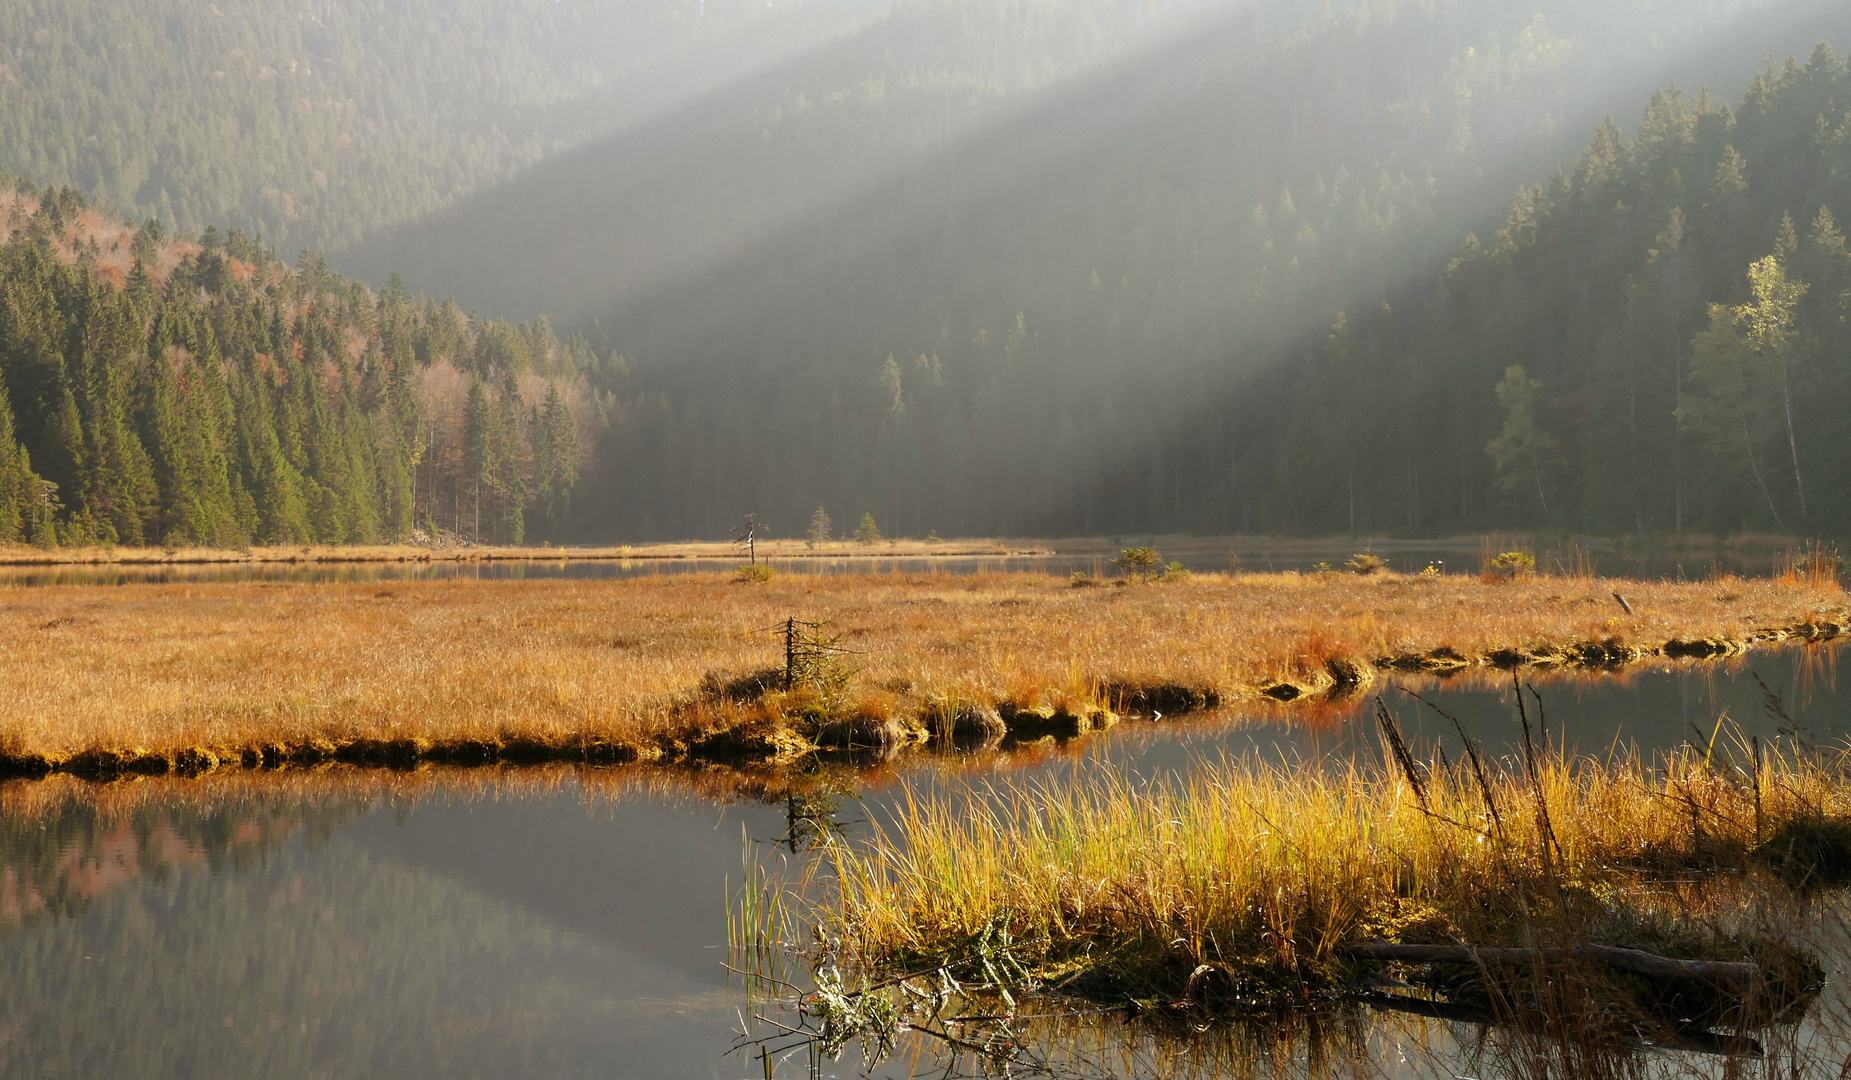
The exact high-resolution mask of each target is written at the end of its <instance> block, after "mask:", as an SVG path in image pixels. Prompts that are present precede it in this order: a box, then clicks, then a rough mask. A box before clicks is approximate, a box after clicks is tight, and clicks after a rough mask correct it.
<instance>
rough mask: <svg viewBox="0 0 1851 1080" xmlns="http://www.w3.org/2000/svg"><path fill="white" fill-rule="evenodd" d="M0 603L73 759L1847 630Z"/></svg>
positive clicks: (844, 590)
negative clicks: (787, 637)
mask: <svg viewBox="0 0 1851 1080" xmlns="http://www.w3.org/2000/svg"><path fill="white" fill-rule="evenodd" d="M1121 580H1122V579H1121ZM1616 594H1617V595H1616ZM0 606H3V607H4V610H5V616H6V617H5V619H4V621H3V623H0V770H3V771H4V772H6V773H7V774H10V775H15V776H43V775H46V774H48V773H51V772H59V771H62V772H69V773H74V774H77V775H81V776H86V777H93V778H109V777H114V776H123V775H136V774H160V773H167V772H179V773H183V774H194V773H199V772H205V771H210V770H212V769H216V768H224V767H241V768H278V767H285V766H309V765H315V764H320V763H325V762H331V761H345V762H352V763H356V764H373V765H382V766H394V767H406V766H411V765H415V764H417V763H420V762H426V761H429V762H447V763H452V764H463V765H467V764H486V763H491V762H521V763H528V762H543V761H578V762H589V763H594V764H617V763H624V762H633V761H654V762H675V761H703V760H704V761H725V762H731V763H766V762H779V761H789V760H792V759H795V758H798V757H801V756H802V755H807V754H812V753H816V752H818V751H827V750H856V751H862V752H871V753H875V754H891V753H893V752H895V751H897V750H899V749H901V748H903V747H906V746H911V745H919V744H922V743H924V742H927V741H928V740H931V739H933V738H940V739H945V740H950V741H964V742H971V743H978V744H981V743H984V742H986V741H991V740H994V739H996V738H1001V737H1006V738H1016V739H1031V738H1042V737H1047V736H1055V737H1064V736H1070V735H1076V734H1080V733H1083V732H1085V731H1089V730H1094V729H1097V728H1101V727H1106V726H1109V725H1111V724H1113V723H1116V722H1118V721H1119V720H1120V719H1121V718H1127V717H1138V718H1143V719H1150V720H1155V719H1169V718H1174V717H1176V716H1179V715H1182V714H1185V713H1189V712H1195V711H1200V710H1204V709H1211V708H1216V707H1220V708H1228V707H1235V706H1238V707H1244V708H1252V709H1256V710H1267V709H1279V710H1284V712H1283V713H1282V715H1289V714H1292V713H1293V711H1295V710H1296V711H1301V712H1302V711H1304V710H1316V709H1329V708H1331V707H1332V703H1335V707H1337V708H1341V709H1342V710H1343V711H1344V712H1346V713H1347V712H1349V711H1350V710H1352V709H1353V708H1354V699H1356V698H1357V697H1359V696H1361V695H1362V693H1363V692H1364V691H1365V690H1366V689H1367V688H1368V687H1369V686H1370V685H1371V684H1372V683H1373V682H1375V681H1376V680H1377V679H1378V678H1379V677H1381V676H1382V675H1383V674H1385V673H1389V672H1395V671H1417V672H1426V673H1431V674H1435V675H1441V676H1448V675H1461V674H1466V675H1469V674H1471V673H1473V672H1483V673H1494V672H1495V671H1496V669H1498V668H1500V667H1524V668H1532V669H1563V668H1572V669H1592V670H1600V671H1613V670H1619V669H1629V668H1630V669H1638V668H1640V667H1641V666H1643V665H1648V664H1654V665H1676V664H1695V663H1704V662H1715V661H1717V660H1718V659H1724V660H1726V659H1727V658H1728V657H1731V656H1734V655H1737V654H1739V653H1741V652H1743V651H1745V650H1748V649H1752V648H1757V647H1766V646H1771V645H1775V644H1778V643H1781V642H1787V641H1792V640H1796V639H1798V640H1805V641H1822V640H1828V639H1832V638H1835V637H1837V636H1838V635H1840V634H1841V633H1843V632H1844V630H1845V629H1846V627H1847V625H1848V624H1851V611H1848V610H1847V606H1846V597H1845V594H1844V593H1843V591H1842V590H1841V589H1840V588H1839V586H1838V585H1837V583H1836V581H1835V580H1831V581H1825V580H1815V579H1807V578H1801V577H1797V576H1790V577H1788V578H1784V579H1770V580H1746V579H1740V578H1732V577H1724V578H1719V579H1715V580H1710V581H1703V582H1688V583H1672V582H1621V581H1612V580H1595V579H1592V578H1557V577H1539V576H1527V575H1519V576H1516V577H1514V578H1508V579H1507V578H1503V577H1497V578H1493V579H1484V578H1480V577H1477V576H1463V575H1450V576H1443V575H1433V574H1427V575H1415V576H1403V575H1396V574H1389V573H1382V572H1376V573H1371V574H1368V575H1358V574H1348V573H1325V574H1306V575H1299V574H1238V575H1229V574H1197V575H1192V576H1188V577H1186V578H1184V577H1180V576H1179V577H1177V578H1175V579H1172V580H1150V581H1145V582H1142V583H1137V584H1129V585H1125V586H1124V587H1115V588H1112V587H1109V588H1075V587H1073V586H1072V585H1071V584H1070V583H1069V582H1066V581H1062V580H1058V579H1054V578H1051V577H1049V576H1046V575H1040V574H989V573H983V574H975V575H969V574H965V575H959V574H949V573H945V574H937V573H926V574H902V573H893V574H875V575H844V576H813V575H789V576H779V577H775V578H773V579H772V580H770V581H769V582H765V583H741V582H737V581H735V580H734V579H733V578H732V576H731V575H723V574H706V575H687V576H678V577H663V578H644V579H632V580H612V581H574V580H527V581H486V580H484V581H441V582H438V581H394V582H390V583H383V584H382V583H379V582H371V583H368V582H337V583H320V584H298V583H275V582H243V583H226V584H218V583H179V584H149V585H138V586H135V587H133V588H122V587H111V586H60V587H58V588H56V589H35V588H31V587H16V588H10V589H0ZM793 618H795V619H798V620H804V621H806V622H808V623H810V624H813V625H814V626H816V627H817V629H816V630H815V633H817V634H820V635H824V636H825V637H827V638H828V639H829V640H830V641H832V642H834V648H835V651H834V652H833V653H831V655H833V656H835V657H837V658H838V659H837V660H835V661H832V663H833V664H834V667H832V668H831V669H830V670H831V671H832V672H834V674H831V675H830V676H829V677H828V678H820V677H819V678H812V677H811V676H812V675H820V674H821V673H820V672H813V673H808V674H805V673H799V676H800V677H797V678H788V677H787V676H788V675H789V674H790V673H789V672H788V670H787V662H788V660H789V652H788V650H787V648H786V645H787V642H785V641H784V640H783V638H782V637H781V636H780V634H779V633H778V630H779V628H781V627H786V626H787V625H789V620H791V619H793Z"/></svg>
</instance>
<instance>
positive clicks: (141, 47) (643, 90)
mask: <svg viewBox="0 0 1851 1080" xmlns="http://www.w3.org/2000/svg"><path fill="white" fill-rule="evenodd" d="M888 2H889V0H785V2H781V3H779V4H777V5H775V7H774V6H772V5H768V4H764V3H759V2H757V0H320V2H317V3H313V4H307V5H299V4H284V3H278V2H277V0H213V2H212V3H206V2H204V0H11V2H9V3H7V4H4V5H0V168H7V169H11V170H12V171H14V172H15V173H19V174H21V175H29V176H32V177H33V178H34V179H36V180H37V181H38V182H40V183H55V184H59V185H72V186H75V187H76V188H78V189H79V190H82V191H85V192H87V193H88V194H89V195H90V196H92V197H94V198H98V199H101V200H102V201H103V202H104V203H106V204H108V205H110V206H112V207H114V208H116V209H119V210H121V211H123V212H128V213H133V214H134V216H135V217H136V218H137V219H138V220H139V219H142V218H147V217H157V218H159V219H160V220H161V221H162V222H164V223H165V224H166V225H167V226H168V227H169V228H172V229H183V230H187V231H193V232H197V231H200V230H203V229H204V228H206V227H207V226H208V225H215V226H218V227H219V228H226V227H234V228H240V229H243V230H244V231H246V232H247V233H251V234H253V235H259V234H260V235H261V236H263V237H264V238H265V239H266V240H267V241H268V242H270V243H273V244H276V245H277V246H279V248H281V249H282V250H285V251H288V252H291V253H293V252H295V251H297V250H299V249H300V248H301V247H303V246H309V247H315V248H319V249H322V250H327V251H337V250H339V249H341V248H343V247H345V246H348V245H350V244H353V243H355V242H357V241H358V240H359V239H361V238H362V237H363V236H365V235H366V234H367V233H368V232H369V231H370V230H372V229H374V228H376V227H378V226H381V225H387V224H392V223H396V222H400V221H405V220H408V219H410V218H413V217H415V216H417V215H420V214H424V213H428V212H430V211H433V210H436V209H439V208H441V207H443V206H445V205H447V204H448V203H449V202H450V201H451V200H453V199H455V198H457V197H458V196H461V195H464V194H467V193H469V192H471V191H474V190H477V189H479V188H482V187H484V186H487V185H490V184H493V183H495V182H498V181H501V180H505V179H507V178H508V177H509V176H511V175H513V174H514V173H515V172H516V171H517V170H519V169H520V168H522V167H525V166H529V165H532V164H534V163H535V162H538V161H540V160H542V159H543V158H545V157H546V156H548V155H550V154H553V153H556V152H558V151H559V150H561V149H563V148H565V147H568V146H571V145H575V144H576V143H578V142H580V141H582V140H584V139H586V138H588V137H591V136H595V135H601V134H604V133H607V132H609V131H611V130H612V129H614V128H618V127H621V126H623V125H624V124H626V123H633V122H635V121H637V120H640V119H644V118H647V117H649V116H651V115H653V114H654V113H656V112H658V111H660V110H661V109H663V108H666V107H669V106H672V105H674V104H676V103H677V102H680V101H683V100H686V99H688V98H690V97H693V96H696V95H698V94H700V93H704V92H706V91H708V90H711V89H712V88H714V87H717V86H722V85H725V84H726V83H727V82H728V81H730V80H732V79H734V78H738V77H740V76H741V75H742V74H746V73H749V72H751V71H753V70H756V69H757V68H758V67H760V66H762V65H764V64H766V63H770V62H773V61H775V60H778V59H780V58H782V57H784V56H787V55H789V54H791V53H793V52H796V51H800V50H802V49H804V48H808V47H811V46H813V45H814V44H816V43H818V42H820V41H823V40H826V39H827V38H828V37H829V36H830V35H832V34H834V33H837V32H840V31H842V30H845V29H848V28H850V27H853V26H854V25H856V24H858V23H859V22H861V21H862V20H863V19H865V18H866V17H867V16H868V15H870V14H873V13H876V12H878V11H879V10H881V9H882V8H884V7H885V6H886V4H887V3H888Z"/></svg>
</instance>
